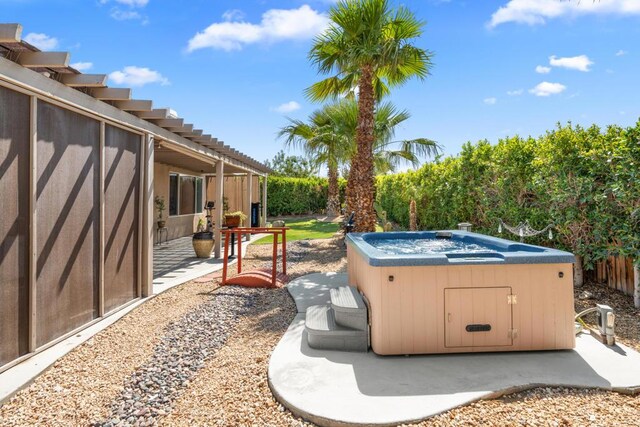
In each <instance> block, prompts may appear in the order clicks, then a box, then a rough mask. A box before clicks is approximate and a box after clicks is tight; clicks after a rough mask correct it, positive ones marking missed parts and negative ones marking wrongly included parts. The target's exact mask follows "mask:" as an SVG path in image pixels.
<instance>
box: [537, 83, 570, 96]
mask: <svg viewBox="0 0 640 427" xmlns="http://www.w3.org/2000/svg"><path fill="white" fill-rule="evenodd" d="M566 89H567V87H566V86H565V85H563V84H561V83H549V82H542V83H539V84H537V85H536V86H535V87H534V88H532V89H529V93H532V94H534V95H535V96H550V95H557V94H559V93H562V92H564V91H565V90H566Z"/></svg>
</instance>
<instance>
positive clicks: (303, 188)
mask: <svg viewBox="0 0 640 427" xmlns="http://www.w3.org/2000/svg"><path fill="white" fill-rule="evenodd" d="M339 186H340V203H343V202H344V192H345V187H346V182H345V180H340V181H339ZM328 192H329V183H328V180H327V179H326V178H319V177H309V178H291V177H281V176H269V178H268V181H267V199H268V202H267V215H269V216H278V215H302V214H315V213H321V212H323V211H324V210H325V209H326V207H327V194H328Z"/></svg>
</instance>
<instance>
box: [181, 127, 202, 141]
mask: <svg viewBox="0 0 640 427" xmlns="http://www.w3.org/2000/svg"><path fill="white" fill-rule="evenodd" d="M182 136H183V137H185V138H187V139H193V138H198V137H199V136H202V129H192V130H191V132H189V133H187V134H184V135H182Z"/></svg>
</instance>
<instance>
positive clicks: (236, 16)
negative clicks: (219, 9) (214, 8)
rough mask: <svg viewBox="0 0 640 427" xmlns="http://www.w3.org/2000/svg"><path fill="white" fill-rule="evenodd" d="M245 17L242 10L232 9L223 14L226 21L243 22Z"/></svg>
mask: <svg viewBox="0 0 640 427" xmlns="http://www.w3.org/2000/svg"><path fill="white" fill-rule="evenodd" d="M244 17H245V14H244V12H243V11H241V10H240V9H231V10H227V11H226V12H225V13H223V14H222V19H224V20H225V21H242V20H243V19H244Z"/></svg>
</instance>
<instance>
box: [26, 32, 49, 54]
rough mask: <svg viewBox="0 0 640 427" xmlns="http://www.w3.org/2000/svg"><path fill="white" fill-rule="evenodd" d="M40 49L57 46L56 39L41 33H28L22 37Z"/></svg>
mask: <svg viewBox="0 0 640 427" xmlns="http://www.w3.org/2000/svg"><path fill="white" fill-rule="evenodd" d="M22 39H23V40H24V41H26V42H27V43H29V44H32V45H34V46H35V47H37V48H38V49H40V50H52V49H55V48H57V47H58V39H57V38H55V37H51V36H48V35H46V34H43V33H29V34H27V35H26V36H24V37H23V38H22Z"/></svg>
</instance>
